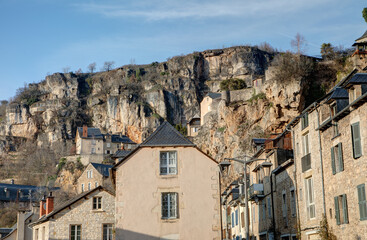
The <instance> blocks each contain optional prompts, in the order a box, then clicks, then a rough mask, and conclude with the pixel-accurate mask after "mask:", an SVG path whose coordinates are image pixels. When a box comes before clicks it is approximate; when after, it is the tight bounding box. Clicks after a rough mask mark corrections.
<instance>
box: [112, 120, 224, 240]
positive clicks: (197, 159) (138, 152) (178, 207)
mask: <svg viewBox="0 0 367 240" xmlns="http://www.w3.org/2000/svg"><path fill="white" fill-rule="evenodd" d="M112 174H113V175H112V179H113V184H114V187H115V189H116V213H115V216H116V222H115V223H116V239H127V240H134V239H139V240H145V239H172V240H173V239H192V238H193V236H194V238H195V239H221V218H220V217H221V215H220V198H219V168H218V166H217V162H216V161H215V160H214V159H212V158H210V157H209V156H208V155H206V154H205V153H203V152H202V151H200V150H199V149H198V148H197V147H196V145H195V144H193V143H192V142H190V141H189V140H188V139H186V138H185V137H184V136H182V135H181V134H180V133H179V132H178V131H177V130H176V129H175V128H174V127H172V126H171V125H170V124H169V123H168V122H164V123H163V124H161V125H160V126H159V127H158V128H157V129H156V131H155V132H154V133H153V134H151V135H150V136H149V137H148V138H147V139H146V140H145V141H144V142H143V143H142V144H140V145H139V146H138V147H137V148H136V149H135V150H133V152H132V153H131V154H129V155H128V156H127V157H126V158H125V159H123V160H122V161H120V162H119V163H117V164H116V165H115V166H114V167H113V168H112Z"/></svg>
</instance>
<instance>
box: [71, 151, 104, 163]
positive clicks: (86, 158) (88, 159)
mask: <svg viewBox="0 0 367 240" xmlns="http://www.w3.org/2000/svg"><path fill="white" fill-rule="evenodd" d="M79 157H80V161H81V163H82V164H83V165H84V166H86V165H88V164H89V163H102V161H103V154H91V155H74V156H67V157H66V160H67V161H71V162H76V161H77V159H78V158H79Z"/></svg>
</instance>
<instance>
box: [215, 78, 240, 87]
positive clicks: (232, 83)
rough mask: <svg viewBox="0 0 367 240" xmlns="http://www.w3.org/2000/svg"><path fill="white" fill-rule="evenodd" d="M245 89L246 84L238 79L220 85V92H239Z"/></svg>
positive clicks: (225, 81) (231, 79)
mask: <svg viewBox="0 0 367 240" xmlns="http://www.w3.org/2000/svg"><path fill="white" fill-rule="evenodd" d="M244 88H246V82H245V80H243V79H239V78H230V79H227V80H224V81H222V82H221V83H220V89H221V90H239V89H244Z"/></svg>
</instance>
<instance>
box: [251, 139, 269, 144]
mask: <svg viewBox="0 0 367 240" xmlns="http://www.w3.org/2000/svg"><path fill="white" fill-rule="evenodd" d="M265 140H266V139H265V138H253V139H252V142H253V143H254V144H256V145H258V144H265Z"/></svg>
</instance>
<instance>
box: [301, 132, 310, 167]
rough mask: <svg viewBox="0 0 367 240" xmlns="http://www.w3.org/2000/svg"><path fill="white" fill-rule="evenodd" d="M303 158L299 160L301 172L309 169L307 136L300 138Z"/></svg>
mask: <svg viewBox="0 0 367 240" xmlns="http://www.w3.org/2000/svg"><path fill="white" fill-rule="evenodd" d="M302 148H303V157H302V158H301V163H302V172H305V171H307V170H309V169H311V154H310V147H309V134H308V133H307V134H305V135H303V136H302Z"/></svg>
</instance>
